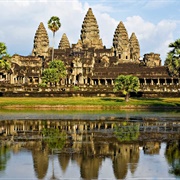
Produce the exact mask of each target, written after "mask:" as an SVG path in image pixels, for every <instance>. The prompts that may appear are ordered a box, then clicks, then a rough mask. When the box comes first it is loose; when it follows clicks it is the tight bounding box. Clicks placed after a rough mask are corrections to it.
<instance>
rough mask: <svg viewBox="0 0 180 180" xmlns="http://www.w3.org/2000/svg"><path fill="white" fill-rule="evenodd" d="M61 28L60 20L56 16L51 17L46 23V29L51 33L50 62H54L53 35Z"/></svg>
mask: <svg viewBox="0 0 180 180" xmlns="http://www.w3.org/2000/svg"><path fill="white" fill-rule="evenodd" d="M60 27H61V23H60V19H59V17H57V16H52V17H51V18H50V19H49V21H48V28H49V29H50V30H51V31H52V32H53V48H52V61H53V60H54V43H55V33H56V31H58V30H59V28H60Z"/></svg>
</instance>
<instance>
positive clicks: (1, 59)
mask: <svg viewBox="0 0 180 180" xmlns="http://www.w3.org/2000/svg"><path fill="white" fill-rule="evenodd" d="M9 59H10V55H9V54H8V53H7V48H6V45H5V44H4V43H2V42H0V68H1V69H4V70H9V69H10V67H11V64H10V61H9Z"/></svg>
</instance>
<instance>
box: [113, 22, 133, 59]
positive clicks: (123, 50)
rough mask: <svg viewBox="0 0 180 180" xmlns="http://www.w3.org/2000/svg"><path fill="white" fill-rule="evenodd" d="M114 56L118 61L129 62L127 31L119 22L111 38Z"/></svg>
mask: <svg viewBox="0 0 180 180" xmlns="http://www.w3.org/2000/svg"><path fill="white" fill-rule="evenodd" d="M113 47H114V54H115V56H117V57H118V58H119V60H130V47H129V38H128V33H127V30H126V28H125V26H124V24H123V22H122V21H121V22H120V23H119V24H118V26H117V28H116V30H115V33H114V38H113Z"/></svg>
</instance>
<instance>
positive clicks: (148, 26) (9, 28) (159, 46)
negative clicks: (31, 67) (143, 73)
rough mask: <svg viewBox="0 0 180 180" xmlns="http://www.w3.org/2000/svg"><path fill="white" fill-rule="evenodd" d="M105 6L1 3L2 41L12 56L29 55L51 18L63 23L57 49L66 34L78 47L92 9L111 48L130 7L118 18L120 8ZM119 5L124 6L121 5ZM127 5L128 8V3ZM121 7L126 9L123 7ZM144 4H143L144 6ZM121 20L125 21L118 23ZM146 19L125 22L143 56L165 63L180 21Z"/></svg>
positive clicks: (76, 1) (60, 1)
mask: <svg viewBox="0 0 180 180" xmlns="http://www.w3.org/2000/svg"><path fill="white" fill-rule="evenodd" d="M103 2H104V3H103ZM105 2H106V1H100V2H96V1H93V2H91V1H80V0H55V1H54V0H52V1H50V0H49V1H48V0H39V1H35V0H34V1H22V0H16V1H9V2H7V1H0V5H1V11H0V16H1V17H3V18H0V24H1V29H0V41H2V42H5V43H6V45H7V47H8V51H9V53H11V54H14V53H18V54H22V55H28V54H30V53H31V51H32V47H33V40H34V35H35V32H36V30H37V28H38V25H39V23H40V22H43V23H44V25H45V27H46V29H47V21H48V20H49V18H50V17H51V16H58V17H60V21H61V28H60V30H59V31H58V32H57V33H56V47H57V46H58V43H59V41H60V39H61V36H62V34H63V33H66V34H67V37H68V38H69V41H70V43H77V41H78V39H79V38H80V31H81V26H82V22H83V20H84V16H85V14H86V12H87V10H88V8H89V7H92V9H93V13H94V15H95V17H96V19H97V22H98V25H99V29H100V37H101V38H102V41H103V44H104V45H106V47H107V48H110V47H111V46H112V40H113V35H114V31H115V29H116V27H117V25H118V23H119V21H120V20H122V19H123V18H124V17H123V13H122V11H123V10H127V9H128V6H127V9H125V7H126V6H123V7H124V9H120V10H121V11H118V14H117V13H114V12H113V10H114V8H115V9H116V10H117V8H118V7H115V6H114V5H115V4H116V3H115V1H112V3H113V6H111V4H110V2H108V3H107V4H106V3H105ZM135 2H136V1H133V5H135V4H136V3H135ZM118 3H120V2H119V1H118ZM124 3H126V4H127V2H126V1H124ZM128 3H130V2H128ZM148 3H150V1H149V2H148ZM154 3H155V2H154ZM162 3H163V2H162ZM121 4H122V5H123V3H121ZM141 4H143V3H142V2H141ZM139 11H140V10H139ZM112 12H113V13H112ZM120 12H121V13H120ZM111 13H112V14H113V17H112V14H111ZM119 13H120V15H119ZM115 14H117V16H115ZM117 17H120V18H122V19H119V18H118V19H116V18H117ZM142 17H143V16H142V15H141V16H140V15H137V16H131V17H127V18H126V20H125V21H124V25H125V27H126V29H127V31H128V34H129V37H130V35H131V33H132V32H135V33H136V36H137V38H138V40H139V42H140V47H141V55H143V54H144V53H149V52H155V53H160V54H161V58H162V59H163V60H164V59H165V56H166V53H167V52H168V51H169V50H168V44H169V43H170V42H173V41H174V40H175V39H174V37H175V36H176V38H177V37H178V31H179V30H178V28H177V27H179V24H178V23H179V21H175V20H168V18H166V20H165V18H164V20H160V21H159V22H156V23H154V22H150V21H149V20H145V19H143V18H142ZM124 19H125V18H124ZM146 19H148V16H146ZM47 32H48V34H49V39H50V41H51V39H52V32H51V31H50V30H48V29H47ZM174 32H176V35H175V34H174ZM178 38H179V37H178ZM50 45H51V43H50Z"/></svg>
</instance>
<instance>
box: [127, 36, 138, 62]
mask: <svg viewBox="0 0 180 180" xmlns="http://www.w3.org/2000/svg"><path fill="white" fill-rule="evenodd" d="M129 43H130V59H131V60H132V61H139V58H140V46H139V42H138V39H137V37H136V35H135V33H132V35H131V37H130V39H129Z"/></svg>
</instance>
